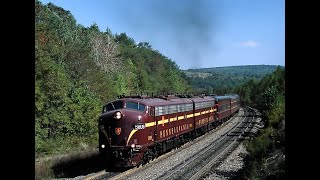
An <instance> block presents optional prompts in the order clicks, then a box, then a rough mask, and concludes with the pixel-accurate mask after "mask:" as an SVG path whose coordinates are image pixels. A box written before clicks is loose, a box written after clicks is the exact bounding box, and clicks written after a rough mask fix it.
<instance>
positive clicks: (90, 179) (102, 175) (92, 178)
mask: <svg viewBox="0 0 320 180" xmlns="http://www.w3.org/2000/svg"><path fill="white" fill-rule="evenodd" d="M236 117H240V116H239V115H236V116H234V117H233V118H232V119H230V120H228V121H227V122H225V123H223V124H222V125H220V126H218V127H216V128H215V129H213V130H211V131H210V132H208V133H207V134H205V135H203V136H200V137H198V138H196V139H194V140H193V141H190V142H187V143H186V144H184V145H182V146H181V147H180V148H178V149H174V150H171V151H169V152H167V153H165V154H163V155H161V156H160V157H158V158H156V159H155V160H153V161H151V162H150V163H148V164H146V165H144V166H141V167H139V168H137V167H135V168H132V169H129V170H127V171H125V172H122V173H119V172H117V173H115V172H107V171H105V170H103V171H100V172H97V173H93V174H90V175H87V176H86V177H85V178H84V179H85V180H100V179H126V178H127V177H129V176H130V175H131V174H134V173H138V172H139V171H142V170H144V169H145V168H147V167H148V166H149V165H152V164H154V163H157V162H158V161H161V160H164V159H166V158H168V157H169V156H171V155H173V154H175V153H179V151H181V150H183V149H186V148H188V147H189V146H190V145H192V144H194V143H196V142H198V141H201V140H203V139H204V138H206V136H207V135H208V134H213V133H215V132H216V131H218V130H219V129H221V128H223V127H225V126H226V125H228V124H229V123H230V122H232V120H233V119H234V118H236ZM224 135H226V133H225V134H224Z"/></svg>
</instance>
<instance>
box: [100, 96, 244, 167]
mask: <svg viewBox="0 0 320 180" xmlns="http://www.w3.org/2000/svg"><path fill="white" fill-rule="evenodd" d="M239 108H240V97H239V95H225V96H215V95H214V96H213V95H212V96H205V95H203V96H181V95H180V96H178V95H167V96H152V97H149V96H123V97H121V98H119V99H117V100H114V101H112V102H109V103H107V104H106V105H104V106H103V109H102V113H101V115H100V117H99V151H100V152H101V153H102V154H104V155H106V156H105V157H106V160H107V161H108V163H109V165H111V166H112V167H134V166H139V165H141V164H145V163H147V162H149V161H150V160H152V159H154V158H156V157H158V156H159V155H161V154H163V153H165V152H166V151H168V150H170V149H172V148H175V147H179V146H181V145H182V144H184V143H185V142H187V141H189V140H192V139H194V138H196V137H198V136H200V135H202V134H204V133H206V132H208V131H210V130H212V129H213V128H214V127H216V126H217V125H219V124H221V123H223V122H225V121H226V120H227V119H229V118H230V117H232V116H233V115H234V114H235V113H237V112H238V111H239Z"/></svg>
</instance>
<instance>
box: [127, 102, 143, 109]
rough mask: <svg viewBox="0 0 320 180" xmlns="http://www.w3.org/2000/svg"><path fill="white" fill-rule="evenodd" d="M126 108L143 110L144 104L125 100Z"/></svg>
mask: <svg viewBox="0 0 320 180" xmlns="http://www.w3.org/2000/svg"><path fill="white" fill-rule="evenodd" d="M126 108H129V109H135V110H139V111H144V110H145V105H143V104H140V103H139V102H138V103H136V102H131V101H127V102H126Z"/></svg>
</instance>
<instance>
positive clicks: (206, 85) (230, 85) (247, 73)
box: [184, 65, 284, 94]
mask: <svg viewBox="0 0 320 180" xmlns="http://www.w3.org/2000/svg"><path fill="white" fill-rule="evenodd" d="M277 67H280V68H284V67H282V66H275V65H245V66H228V67H215V68H201V69H189V70H185V71H184V72H185V74H186V76H187V77H188V78H189V80H190V82H191V84H192V86H193V87H194V88H195V90H196V91H202V92H207V93H215V94H226V93H234V88H235V87H238V86H241V85H243V84H244V83H246V82H248V81H249V80H251V79H253V80H261V79H262V78H263V77H264V76H265V75H267V74H271V73H272V72H273V71H275V70H276V68H277Z"/></svg>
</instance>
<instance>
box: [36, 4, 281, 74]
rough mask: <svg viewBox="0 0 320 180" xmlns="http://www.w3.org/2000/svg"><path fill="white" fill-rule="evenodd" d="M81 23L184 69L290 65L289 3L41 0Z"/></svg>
mask: <svg viewBox="0 0 320 180" xmlns="http://www.w3.org/2000/svg"><path fill="white" fill-rule="evenodd" d="M41 2H42V3H43V4H47V3H48V2H52V3H53V4H55V5H57V6H60V7H62V8H63V9H65V10H69V11H70V12H71V13H72V15H73V16H74V17H75V18H76V20H77V23H78V24H82V25H84V26H86V27H88V26H90V25H92V24H93V23H96V24H97V25H98V26H99V29H100V30H101V31H105V30H106V28H107V27H108V28H110V29H111V31H112V33H113V34H116V33H117V34H119V33H122V32H125V33H126V34H127V35H128V36H129V37H131V38H133V39H134V40H135V42H136V43H139V42H149V43H150V44H151V46H152V48H153V49H156V50H158V51H159V52H160V53H162V54H163V55H165V56H166V57H168V58H170V59H171V60H173V61H175V62H176V63H177V65H178V66H179V67H180V69H189V68H207V67H222V66H238V65H261V64H266V65H282V66H284V65H285V2H284V0H41Z"/></svg>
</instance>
